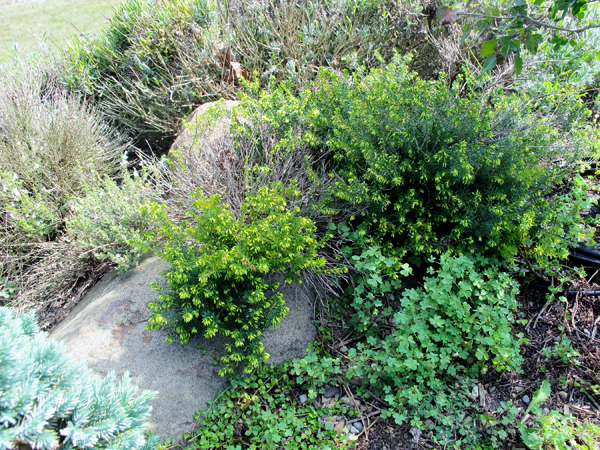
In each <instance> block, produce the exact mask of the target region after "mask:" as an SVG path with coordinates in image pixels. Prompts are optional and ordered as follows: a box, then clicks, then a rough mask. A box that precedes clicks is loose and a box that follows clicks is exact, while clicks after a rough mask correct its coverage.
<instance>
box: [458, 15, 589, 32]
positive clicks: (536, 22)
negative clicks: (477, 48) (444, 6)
mask: <svg viewBox="0 0 600 450" xmlns="http://www.w3.org/2000/svg"><path fill="white" fill-rule="evenodd" d="M456 14H457V15H458V16H471V17H481V18H482V19H498V20H515V19H518V18H521V19H523V20H526V21H528V22H531V23H533V24H535V25H538V26H540V27H542V28H548V29H551V30H557V31H565V32H567V33H582V32H584V31H587V30H591V29H593V28H600V23H592V24H590V25H586V26H585V27H580V28H565V27H559V26H558V25H552V24H549V23H546V22H542V21H540V20H536V19H534V18H532V17H529V16H523V15H521V14H515V15H514V16H507V17H505V16H493V15H489V14H479V13H468V12H465V11H456Z"/></svg>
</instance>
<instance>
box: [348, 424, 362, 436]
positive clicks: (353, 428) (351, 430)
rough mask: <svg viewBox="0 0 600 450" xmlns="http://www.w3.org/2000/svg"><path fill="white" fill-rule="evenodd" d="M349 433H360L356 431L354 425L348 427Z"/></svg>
mask: <svg viewBox="0 0 600 450" xmlns="http://www.w3.org/2000/svg"><path fill="white" fill-rule="evenodd" d="M350 433H352V434H360V431H359V430H357V429H356V427H355V426H354V425H352V426H351V427H350Z"/></svg>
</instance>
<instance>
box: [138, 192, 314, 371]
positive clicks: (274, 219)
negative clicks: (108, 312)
mask: <svg viewBox="0 0 600 450" xmlns="http://www.w3.org/2000/svg"><path fill="white" fill-rule="evenodd" d="M297 195H298V192H297V191H296V190H295V189H293V188H287V189H284V188H283V187H282V186H281V185H278V184H275V185H272V186H265V187H263V188H262V189H260V190H259V191H258V193H257V194H255V195H249V196H248V197H247V198H246V201H245V203H244V204H243V205H242V208H241V212H240V215H239V217H235V216H234V214H233V213H232V211H231V210H230V209H229V207H228V205H226V204H222V203H221V201H220V198H219V196H218V195H212V196H210V198H205V197H203V196H202V193H201V191H198V192H197V193H196V194H195V197H194V201H193V203H192V207H193V209H192V210H190V211H189V213H188V215H187V217H186V220H185V221H184V222H183V223H182V224H176V223H174V222H173V220H171V219H170V218H169V217H168V215H167V211H166V207H165V206H164V205H159V204H156V203H153V204H150V205H149V206H147V207H146V208H145V211H147V213H148V214H150V215H151V217H152V218H153V219H154V220H155V221H156V223H157V226H156V230H155V231H153V232H149V233H146V234H145V236H144V240H145V241H146V243H145V244H143V245H142V247H144V248H145V249H149V248H150V247H149V243H159V245H158V246H156V244H154V245H155V247H154V248H155V250H156V251H157V254H158V255H159V256H161V257H162V258H163V259H164V260H165V261H168V262H169V263H171V265H172V269H171V270H170V271H169V272H166V273H165V276H166V278H167V281H168V284H169V289H168V290H164V289H162V288H160V286H158V285H157V284H155V285H154V288H155V289H157V290H159V292H160V296H159V300H158V301H157V302H154V303H151V304H150V308H151V309H152V310H154V314H153V315H152V317H151V318H150V320H149V322H148V328H149V329H159V328H162V327H168V328H169V329H170V334H169V338H168V339H170V340H172V338H173V336H174V335H178V336H179V338H180V340H181V343H182V344H185V343H186V342H188V340H189V339H190V337H191V336H192V335H194V334H196V333H201V334H203V335H204V336H205V337H207V338H210V337H213V336H215V335H217V334H221V335H224V336H228V337H230V338H231V339H232V342H231V343H229V344H227V354H226V355H225V356H224V357H223V358H222V361H223V362H224V363H225V365H224V367H223V368H222V369H221V373H222V374H224V373H228V372H231V371H232V370H233V369H232V365H233V364H235V363H238V362H242V363H244V364H245V366H246V369H247V370H251V369H252V368H253V367H255V366H256V365H258V364H259V362H260V361H262V360H265V359H267V358H268V354H266V353H265V352H264V347H263V345H262V343H261V342H260V340H259V339H260V337H261V335H262V333H263V331H265V330H266V329H267V328H268V327H271V326H275V325H277V324H278V323H279V321H280V320H281V318H282V317H284V316H285V315H286V313H287V312H288V308H286V307H285V302H284V300H283V295H282V294H281V293H280V292H279V293H278V292H276V289H277V288H278V286H279V283H278V282H270V281H267V280H266V279H265V276H266V275H267V274H269V273H273V272H275V273H277V272H281V273H283V275H284V280H285V282H286V283H290V282H292V281H299V280H300V278H299V274H300V273H301V272H302V271H308V270H315V271H320V270H323V267H324V265H325V260H324V259H323V258H320V257H319V256H318V255H317V251H318V250H319V248H320V247H321V246H322V245H323V242H319V240H318V239H317V238H316V234H315V233H316V227H315V225H314V223H313V222H312V221H311V220H310V219H308V218H304V217H300V216H298V208H294V209H290V208H288V207H287V201H286V197H289V198H293V197H295V196H297Z"/></svg>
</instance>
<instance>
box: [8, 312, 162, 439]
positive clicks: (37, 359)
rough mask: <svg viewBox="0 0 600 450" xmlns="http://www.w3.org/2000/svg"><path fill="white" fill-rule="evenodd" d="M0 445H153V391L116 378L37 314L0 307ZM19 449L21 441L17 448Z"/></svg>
mask: <svg viewBox="0 0 600 450" xmlns="http://www.w3.org/2000/svg"><path fill="white" fill-rule="evenodd" d="M0 367H2V370H0V449H6V450H8V449H13V448H17V447H18V446H19V445H21V444H22V445H29V446H30V448H35V449H40V450H50V449H56V448H60V449H84V448H88V449H89V448H94V449H107V450H108V449H111V450H122V449H130V450H135V449H138V450H142V449H146V450H150V449H151V448H153V447H154V444H155V443H156V441H157V438H152V439H150V440H149V441H148V442H146V437H145V424H144V421H145V420H146V418H147V417H148V415H149V414H150V411H151V409H152V408H151V406H150V405H149V402H150V401H151V400H152V399H153V398H154V396H155V394H154V393H153V392H150V391H144V392H142V393H141V394H139V395H137V396H135V393H136V391H137V387H135V386H134V385H132V384H131V382H130V379H129V376H128V375H127V374H126V375H124V376H123V379H122V381H121V382H120V383H119V384H118V385H116V384H115V374H114V373H111V374H109V375H108V376H107V377H106V378H104V379H102V378H100V377H99V376H98V375H96V374H94V373H93V372H92V371H91V369H89V368H88V367H87V364H86V363H83V362H80V363H76V362H73V361H71V359H70V358H69V357H68V355H67V354H66V353H65V350H64V346H63V345H62V344H60V343H59V342H55V341H52V340H49V339H48V338H47V336H46V334H45V333H41V332H39V330H38V327H37V324H36V323H35V316H34V313H33V312H31V313H28V314H21V315H17V314H15V312H14V310H12V309H10V308H4V307H0ZM18 448H20V447H18Z"/></svg>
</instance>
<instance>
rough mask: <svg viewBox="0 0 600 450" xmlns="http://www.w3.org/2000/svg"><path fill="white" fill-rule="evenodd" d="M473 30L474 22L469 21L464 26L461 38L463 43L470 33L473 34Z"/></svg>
mask: <svg viewBox="0 0 600 450" xmlns="http://www.w3.org/2000/svg"><path fill="white" fill-rule="evenodd" d="M472 30H473V24H472V23H468V24H466V25H465V26H464V28H463V34H462V37H461V38H460V43H461V44H462V43H463V42H465V40H466V39H467V38H468V37H469V35H470V34H471V31H472Z"/></svg>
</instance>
